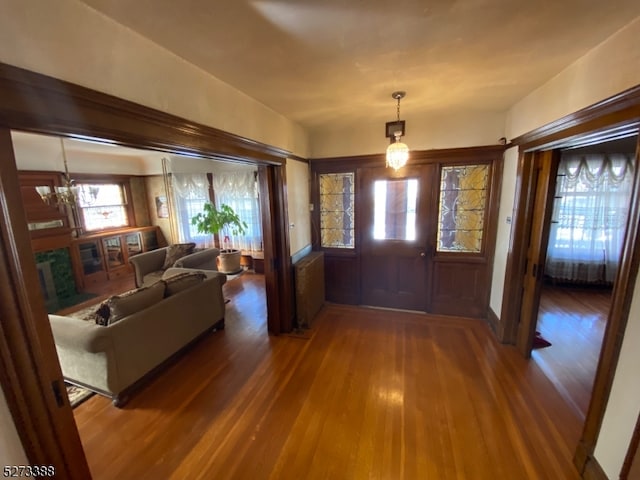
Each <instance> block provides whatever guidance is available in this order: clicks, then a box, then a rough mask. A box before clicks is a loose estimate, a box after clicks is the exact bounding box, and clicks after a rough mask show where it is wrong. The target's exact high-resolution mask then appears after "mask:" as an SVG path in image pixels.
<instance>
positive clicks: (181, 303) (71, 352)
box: [49, 274, 226, 406]
mask: <svg viewBox="0 0 640 480" xmlns="http://www.w3.org/2000/svg"><path fill="white" fill-rule="evenodd" d="M225 281H226V276H225V275H224V274H219V275H210V276H209V277H208V278H206V279H204V280H202V278H200V281H199V283H197V284H195V285H192V286H190V287H189V288H186V289H183V290H181V291H178V292H175V293H173V292H171V293H172V294H171V295H170V296H168V297H166V298H163V296H164V294H165V292H166V291H168V290H170V287H169V285H168V284H165V282H158V284H157V285H154V286H152V287H150V288H147V289H144V291H145V293H144V295H146V296H147V297H149V296H157V299H154V298H148V301H147V303H150V304H149V306H147V307H146V308H142V309H140V310H138V311H134V312H131V313H130V314H127V313H128V312H126V311H121V313H124V316H123V318H121V319H119V320H117V321H115V322H114V323H112V324H110V325H107V326H102V325H97V324H96V322H95V321H90V320H80V319H78V318H71V317H65V316H58V315H49V319H50V322H51V328H52V331H53V337H54V340H55V345H56V350H57V352H58V358H59V359H60V365H61V367H62V373H63V375H64V377H65V380H67V381H69V382H70V383H73V384H77V385H80V386H83V387H86V388H89V389H90V390H93V391H95V392H97V393H100V394H103V395H107V396H109V397H111V398H112V400H113V403H114V405H116V406H122V405H123V404H124V403H125V402H126V400H127V397H128V396H129V393H131V391H132V390H133V389H134V387H135V386H136V384H137V383H138V382H139V381H140V380H141V379H143V378H144V377H145V376H146V375H147V374H149V373H150V372H152V371H154V370H156V369H157V368H156V367H158V366H159V365H161V364H162V363H163V362H165V361H166V360H167V359H169V358H170V357H172V356H173V355H174V354H175V353H176V352H178V351H179V350H181V349H182V348H183V347H185V346H186V345H188V344H190V343H191V342H192V341H194V340H195V339H196V338H198V337H199V336H201V335H202V334H204V333H205V332H207V331H208V330H216V329H223V328H224V315H225V303H224V298H223V296H222V285H223V284H224V282H225ZM152 289H154V290H153V291H152ZM155 290H161V291H160V292H157V291H155ZM125 296H127V295H123V296H121V298H122V297H125ZM121 310H122V309H121ZM113 318H115V317H113Z"/></svg>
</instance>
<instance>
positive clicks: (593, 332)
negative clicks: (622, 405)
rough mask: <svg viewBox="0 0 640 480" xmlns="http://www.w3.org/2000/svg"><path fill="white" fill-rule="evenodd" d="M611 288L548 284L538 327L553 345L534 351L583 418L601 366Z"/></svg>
mask: <svg viewBox="0 0 640 480" xmlns="http://www.w3.org/2000/svg"><path fill="white" fill-rule="evenodd" d="M610 303H611V290H610V289H606V288H603V289H598V288H587V287H571V286H550V285H545V286H544V288H543V289H542V295H541V298H540V309H539V314H538V324H537V330H538V331H540V333H541V334H542V336H543V337H544V338H545V339H546V340H548V341H550V342H551V346H550V347H546V348H541V349H538V350H534V351H533V352H532V358H533V360H534V361H535V362H536V363H537V364H538V365H539V366H540V368H542V370H543V371H544V372H545V374H546V375H547V376H548V377H549V379H550V380H551V381H552V382H553V383H554V385H555V386H556V388H557V389H558V391H559V392H560V393H561V394H562V395H563V396H564V397H565V399H566V400H567V402H568V403H569V404H570V405H571V406H572V407H573V408H574V410H575V411H576V413H577V414H578V415H579V416H580V418H582V419H584V418H585V416H586V414H587V410H588V408H589V402H590V400H591V391H592V389H593V381H594V379H595V374H596V370H597V368H598V360H599V358H600V349H601V347H602V339H603V337H604V330H605V327H606V324H607V317H608V314H609V306H610Z"/></svg>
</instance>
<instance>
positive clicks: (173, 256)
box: [162, 243, 196, 270]
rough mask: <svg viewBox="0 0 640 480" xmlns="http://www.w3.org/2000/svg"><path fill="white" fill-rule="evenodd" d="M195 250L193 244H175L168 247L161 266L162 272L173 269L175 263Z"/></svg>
mask: <svg viewBox="0 0 640 480" xmlns="http://www.w3.org/2000/svg"><path fill="white" fill-rule="evenodd" d="M195 248H196V244H195V243H176V244H174V245H169V246H168V247H167V254H166V256H165V257H164V265H162V270H166V269H167V268H169V267H173V264H174V263H176V262H177V261H178V260H179V259H181V258H182V257H184V256H186V255H190V254H192V253H193V250H194V249H195Z"/></svg>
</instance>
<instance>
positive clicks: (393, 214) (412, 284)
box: [360, 165, 435, 311]
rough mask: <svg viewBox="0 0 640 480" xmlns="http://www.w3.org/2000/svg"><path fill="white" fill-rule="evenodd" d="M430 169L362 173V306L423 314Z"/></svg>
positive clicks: (430, 183) (431, 172) (427, 267)
mask: <svg viewBox="0 0 640 480" xmlns="http://www.w3.org/2000/svg"><path fill="white" fill-rule="evenodd" d="M434 169H435V167H434V166H433V165H418V166H407V167H404V168H403V169H402V170H400V171H399V172H394V171H393V170H390V169H388V168H383V167H382V168H367V169H363V170H362V175H361V184H360V191H361V192H362V203H361V208H362V210H361V211H362V216H361V218H362V224H361V230H360V235H361V236H360V241H361V246H362V249H361V279H362V283H361V288H362V303H363V304H364V305H372V306H379V307H388V308H399V309H407V310H419V311H427V310H428V309H429V305H428V303H429V302H428V298H427V291H428V288H427V285H428V274H429V271H430V268H429V267H430V265H429V263H430V254H429V252H431V251H432V250H433V246H432V245H430V244H429V241H428V239H429V238H430V236H431V237H432V236H433V234H432V232H431V231H430V230H432V229H431V228H430V224H431V222H429V221H428V219H429V218H432V216H433V212H431V210H432V205H433V193H432V185H434V183H433V172H434Z"/></svg>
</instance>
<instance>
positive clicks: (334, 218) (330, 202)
mask: <svg viewBox="0 0 640 480" xmlns="http://www.w3.org/2000/svg"><path fill="white" fill-rule="evenodd" d="M354 176H355V175H354V173H353V172H349V173H323V174H320V176H319V179H320V238H321V244H322V246H323V247H329V248H354V247H355V230H354V227H355V222H354Z"/></svg>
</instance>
